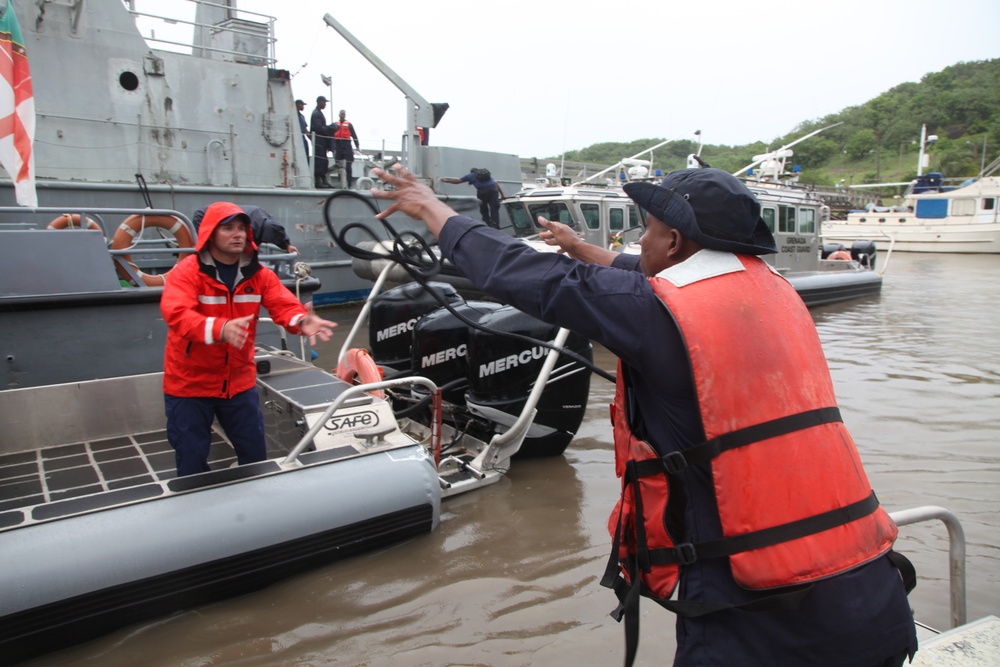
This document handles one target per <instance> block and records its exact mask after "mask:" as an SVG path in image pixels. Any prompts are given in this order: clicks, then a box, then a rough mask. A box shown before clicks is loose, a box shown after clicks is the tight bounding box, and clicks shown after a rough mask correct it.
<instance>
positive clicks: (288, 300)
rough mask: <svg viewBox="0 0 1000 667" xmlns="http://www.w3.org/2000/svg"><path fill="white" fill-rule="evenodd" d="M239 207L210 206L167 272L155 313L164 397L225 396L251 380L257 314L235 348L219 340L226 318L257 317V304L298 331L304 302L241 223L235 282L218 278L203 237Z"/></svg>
mask: <svg viewBox="0 0 1000 667" xmlns="http://www.w3.org/2000/svg"><path fill="white" fill-rule="evenodd" d="M239 213H243V211H242V209H240V207H239V206H237V205H236V204H230V203H228V202H219V203H216V204H213V205H212V206H210V207H209V208H208V210H207V211H206V212H205V217H204V219H203V220H202V222H201V225H200V227H199V228H198V241H197V246H196V249H197V251H198V252H197V253H196V254H193V255H189V256H187V257H185V258H184V259H182V260H181V261H180V262H178V264H177V266H175V267H174V268H173V269H172V270H171V271H170V272H169V273H168V274H167V279H166V284H165V285H164V287H163V296H162V298H161V299H160V312H161V313H163V319H164V321H166V323H167V326H168V327H169V331H168V332H167V345H166V350H165V354H164V360H163V391H164V393H166V394H169V395H171V396H181V397H211V398H229V397H231V396H233V395H235V394H238V393H240V392H243V391H246V390H247V389H250V388H251V387H253V386H254V383H255V382H256V381H257V369H256V364H255V363H254V338H255V336H256V330H257V321H256V320H253V321H252V323H251V335H250V338H249V339H248V340H247V343H246V345H244V346H243V348H242V349H237V348H235V347H233V346H231V345H229V344H228V343H225V342H223V341H222V327H223V325H224V324H225V323H226V322H228V321H229V320H231V319H234V318H237V317H243V316H245V315H254V316H258V315H259V313H260V308H261V306H264V307H265V308H267V311H268V314H269V316H270V317H271V319H273V320H274V321H275V323H276V324H278V325H280V326H283V327H284V328H285V329H287V330H288V331H289V332H290V333H293V334H298V333H300V331H299V328H298V324H299V322H300V321H301V320H302V318H303V317H305V315H306V309H305V307H304V306H303V305H302V304H301V303H300V302H299V300H298V299H296V298H295V296H294V295H293V294H292V293H291V292H290V291H289V290H288V289H287V288H286V287H285V286H284V285H282V284H281V281H280V280H279V279H278V276H277V275H276V274H275V273H274V271H272V270H271V269H269V268H267V267H265V266H262V265H261V264H260V262H259V261H258V260H257V245H256V244H255V243H254V241H253V236H252V233H251V231H250V225H249V222H248V223H247V247H246V249H245V250H244V254H243V257H242V258H241V259H240V268H239V275H238V277H237V283H236V288H235V289H234V290H233V291H232V292H230V291H229V288H228V287H227V286H226V285H224V284H223V283H222V282H220V281H219V279H218V273H217V269H216V265H215V261H214V260H213V259H212V256H211V255H210V254H209V251H208V249H207V246H208V240H209V239H210V238H211V237H212V232H214V231H215V228H216V227H218V225H219V223H220V222H221V221H222V220H225V219H226V218H229V217H231V216H233V215H235V214H239Z"/></svg>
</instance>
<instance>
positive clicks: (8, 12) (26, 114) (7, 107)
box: [0, 0, 38, 208]
mask: <svg viewBox="0 0 1000 667" xmlns="http://www.w3.org/2000/svg"><path fill="white" fill-rule="evenodd" d="M34 140H35V98H34V96H33V95H32V92H31V72H29V71H28V52H27V51H25V49H24V40H23V39H21V27H20V26H19V25H18V23H17V15H16V14H15V13H14V7H13V6H12V5H11V3H10V0H0V164H3V166H4V169H6V170H7V173H8V174H10V178H11V180H12V181H14V192H15V195H16V197H17V203H18V204H20V205H21V206H30V207H32V208H35V207H37V206H38V195H37V194H36V193H35V156H34V154H33V152H32V150H31V148H32V143H33V142H34Z"/></svg>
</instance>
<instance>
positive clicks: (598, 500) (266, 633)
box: [29, 253, 1000, 667]
mask: <svg viewBox="0 0 1000 667" xmlns="http://www.w3.org/2000/svg"><path fill="white" fill-rule="evenodd" d="M998 302H1000V256H958V255H916V254H903V253H897V254H896V255H894V256H893V257H892V259H891V262H890V266H889V270H888V273H887V275H886V282H885V286H884V288H883V293H882V294H881V296H878V297H870V298H867V299H865V300H863V301H860V302H855V303H853V304H849V305H838V306H831V307H826V308H822V309H817V310H815V311H813V316H814V319H815V320H816V323H817V326H818V327H819V330H820V334H821V337H822V339H823V343H824V348H825V350H826V353H827V356H828V359H829V362H830V366H831V369H832V371H833V376H834V381H835V383H836V386H837V393H838V397H839V399H840V403H841V408H842V411H843V414H844V417H845V420H846V422H847V424H848V427H849V428H850V429H851V431H852V433H853V434H854V437H855V439H856V440H857V441H858V443H859V447H860V449H861V454H862V458H863V459H864V461H865V464H866V467H867V469H868V472H869V476H870V477H871V480H872V484H873V486H874V487H875V489H876V491H877V492H878V495H879V498H880V499H881V501H882V503H883V504H884V505H886V506H887V507H888V508H889V509H890V511H892V510H896V509H902V508H908V507H915V506H920V505H939V506H943V507H946V508H948V509H950V510H951V511H953V512H954V513H956V514H957V515H958V517H959V518H960V520H961V521H962V523H963V526H964V528H965V533H966V538H967V541H968V559H967V564H968V591H969V600H968V615H969V618H970V619H974V618H978V617H980V616H983V615H985V614H991V613H992V614H997V613H1000V442H998V440H1000V312H998V309H997V303H998ZM356 313H357V310H356V309H347V310H328V311H327V312H326V315H327V316H329V317H332V318H333V319H337V320H338V321H341V322H342V323H344V324H343V325H342V327H341V329H340V330H339V331H340V332H341V334H342V335H344V334H346V333H347V330H348V329H349V328H350V324H351V322H353V318H354V316H355V314H356ZM361 340H366V338H362V339H361ZM338 349H339V340H338V341H335V344H331V345H326V346H323V348H322V349H321V350H320V352H321V357H320V359H319V360H318V361H319V363H320V364H321V365H324V366H330V365H332V364H333V360H334V359H335V358H336V356H337V350H338ZM596 357H597V360H598V361H599V363H600V364H601V365H602V366H603V367H604V368H607V369H609V370H611V369H613V368H614V359H613V358H612V357H611V355H609V354H608V353H607V352H606V351H604V350H598V351H597V354H596ZM612 393H613V387H612V386H611V385H610V384H609V383H607V382H605V381H603V380H600V379H597V378H595V379H594V380H593V382H592V389H591V397H590V407H589V409H588V413H587V420H586V422H585V423H584V425H583V427H582V429H581V431H580V433H579V434H578V437H577V439H576V440H575V441H574V443H573V444H572V445H571V446H570V448H569V449H568V450H567V452H566V454H565V456H562V457H558V458H554V459H548V460H530V461H523V462H515V465H514V466H513V467H512V469H511V471H510V474H509V475H508V477H507V478H506V479H504V480H503V481H501V482H500V483H499V484H497V485H495V486H493V487H489V488H487V489H484V490H482V491H480V492H476V493H474V494H471V495H467V496H459V497H457V498H453V499H450V500H447V501H445V502H444V504H443V507H442V519H441V525H440V526H439V528H438V529H437V530H436V531H435V532H434V533H433V534H430V535H426V536H423V537H421V538H418V539H415V540H411V541H409V542H406V543H403V544H399V545H396V546H394V547H392V548H390V549H386V550H384V551H380V552H376V553H372V554H368V555H365V556H361V557H358V558H355V559H352V560H348V561H344V562H340V563H336V564H333V565H330V566H328V567H325V568H322V569H318V570H312V571H309V572H303V573H298V574H296V575H295V576H293V577H291V578H289V579H288V580H287V581H285V582H282V583H280V584H277V585H275V586H272V587H270V588H268V589H266V590H264V591H260V592H258V593H255V594H252V595H247V596H244V597H240V598H236V599H232V600H228V601H225V602H220V603H217V604H213V605H209V606H205V607H201V608H198V609H194V610H191V611H188V612H184V613H180V614H176V615H173V616H170V617H166V618H162V619H159V620H156V621H154V622H149V623H144V624H141V625H137V626H135V627H131V628H127V629H124V630H121V631H119V632H117V633H115V634H112V635H109V636H106V637H102V638H99V639H95V640H94V641H92V642H90V643H88V644H85V645H81V646H78V647H75V648H72V649H69V650H66V651H63V652H61V653H57V654H53V655H49V656H46V657H44V658H41V659H39V660H36V661H34V662H32V663H29V664H31V665H35V666H36V667H43V666H45V667H55V666H57V665H101V666H102V667H115V666H121V667H125V666H128V667H132V666H134V665H145V666H150V667H152V666H159V665H163V666H168V665H169V666H171V667H203V666H207V665H223V664H225V665H247V666H251V665H253V666H263V665H302V666H306V665H344V666H355V665H357V666H361V665H366V666H372V667H377V666H381V665H407V666H416V665H427V666H439V665H491V666H494V667H507V666H511V667H513V666H520V665H546V666H555V667H559V666H566V667H571V666H572V667H576V666H578V665H609V664H611V665H613V664H620V661H621V658H622V635H621V628H620V626H618V624H616V623H615V622H614V621H613V620H612V619H611V618H610V617H609V616H608V615H607V612H608V611H609V610H610V609H611V608H612V607H613V606H614V596H613V594H612V593H610V592H609V591H607V590H606V589H603V588H601V587H600V586H599V585H598V579H599V577H600V575H601V573H602V571H603V567H604V563H605V560H606V557H607V549H608V547H609V541H608V537H607V533H606V531H605V522H606V518H607V514H608V512H609V511H610V508H611V506H612V505H613V503H614V500H615V498H616V496H617V492H616V482H615V480H614V478H613V471H612V463H611V461H612V453H611V434H610V429H609V428H608V426H607V408H606V406H607V404H608V403H609V402H610V400H611V398H612ZM220 539H224V536H220ZM109 548H110V547H109ZM897 548H898V549H899V550H901V551H903V552H904V553H906V554H907V555H908V556H910V557H911V559H912V560H913V561H914V563H915V564H916V566H917V568H918V572H919V574H920V575H921V583H920V585H919V586H918V588H917V590H916V591H914V593H913V594H912V595H911V597H910V601H911V604H912V606H913V607H914V609H915V612H916V614H917V617H918V618H919V619H921V620H923V621H925V622H927V623H929V624H930V625H932V626H934V627H939V628H944V627H947V625H948V619H949V610H948V566H947V537H946V531H945V529H944V527H943V526H942V525H940V524H937V523H935V524H928V525H926V526H910V527H904V528H902V529H901V537H900V539H899V541H898V542H897ZM672 655H673V619H672V617H671V616H670V614H668V613H667V612H666V611H664V610H662V609H660V608H659V607H657V606H656V605H654V604H644V605H643V619H642V644H641V646H640V651H639V659H638V661H637V664H638V665H662V664H669V663H670V661H671V658H672Z"/></svg>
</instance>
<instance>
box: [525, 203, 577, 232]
mask: <svg viewBox="0 0 1000 667" xmlns="http://www.w3.org/2000/svg"><path fill="white" fill-rule="evenodd" d="M528 211H529V212H530V213H531V220H532V222H534V221H536V220H538V216H543V217H544V218H546V219H548V220H555V221H556V222H561V223H563V224H564V225H569V226H570V227H572V228H573V229H578V228H579V225H578V224H577V222H576V220H574V219H573V214H572V213H570V210H569V207H568V206H566V203H565V202H561V201H549V202H539V203H537V204H529V205H528Z"/></svg>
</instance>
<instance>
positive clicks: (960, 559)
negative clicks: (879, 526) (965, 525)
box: [889, 505, 966, 628]
mask: <svg viewBox="0 0 1000 667" xmlns="http://www.w3.org/2000/svg"><path fill="white" fill-rule="evenodd" d="M889 516H890V517H891V518H892V520H893V521H895V522H896V525H897V526H908V525H910V524H914V523H920V522H922V521H931V520H933V519H940V520H941V521H942V522H943V523H944V525H945V526H946V527H947V528H948V571H949V574H950V580H951V627H953V628H957V627H958V626H960V625H964V624H965V620H966V612H965V531H964V530H963V529H962V524H961V523H960V522H959V520H958V517H956V516H955V515H954V514H952V513H951V512H949V511H948V510H946V509H945V508H943V507H937V506H936V505H925V506H923V507H913V508H910V509H905V510H899V511H897V512H892V513H890V514H889Z"/></svg>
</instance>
